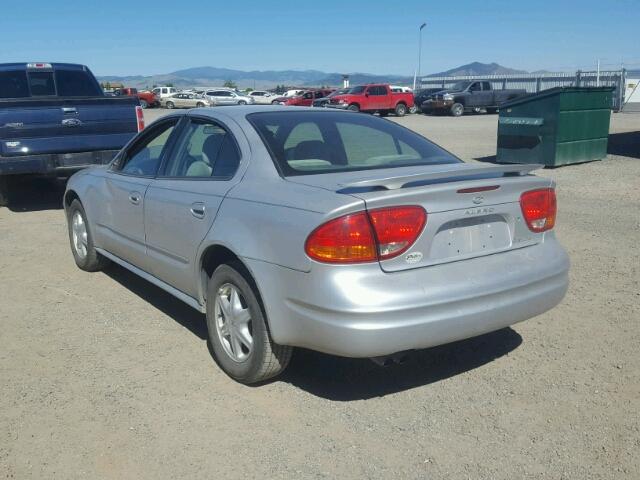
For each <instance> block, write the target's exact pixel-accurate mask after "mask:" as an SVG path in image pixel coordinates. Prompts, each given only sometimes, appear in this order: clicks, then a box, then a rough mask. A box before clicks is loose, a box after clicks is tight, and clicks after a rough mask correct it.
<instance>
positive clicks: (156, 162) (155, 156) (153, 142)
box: [120, 118, 178, 176]
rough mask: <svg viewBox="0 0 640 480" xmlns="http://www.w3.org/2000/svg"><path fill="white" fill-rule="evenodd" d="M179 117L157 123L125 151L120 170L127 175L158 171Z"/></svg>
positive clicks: (148, 173) (152, 173) (150, 174)
mask: <svg viewBox="0 0 640 480" xmlns="http://www.w3.org/2000/svg"><path fill="white" fill-rule="evenodd" d="M177 123H178V119H177V118H175V119H172V120H171V121H167V122H164V123H162V124H161V125H157V126H156V127H154V128H153V130H152V131H150V132H148V133H147V134H145V135H144V136H143V137H142V138H141V139H140V140H139V141H138V142H136V143H134V144H133V145H132V146H131V147H130V148H129V149H128V150H127V152H126V153H125V155H124V157H123V160H122V162H121V165H122V167H121V168H120V171H121V172H122V173H126V174H127V175H136V176H153V175H155V174H156V173H157V172H158V167H159V166H160V159H161V158H162V154H163V153H164V151H165V149H166V147H167V145H168V143H169V138H170V137H171V134H172V133H173V130H174V129H175V126H176V124H177Z"/></svg>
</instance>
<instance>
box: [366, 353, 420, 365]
mask: <svg viewBox="0 0 640 480" xmlns="http://www.w3.org/2000/svg"><path fill="white" fill-rule="evenodd" d="M410 353H411V352H410V351H404V352H397V353H393V354H391V355H382V356H380V357H371V358H370V359H369V360H371V361H372V362H373V363H375V364H376V365H378V366H380V367H388V366H389V365H393V364H396V365H402V364H403V363H405V362H406V361H407V359H408V358H409V354H410Z"/></svg>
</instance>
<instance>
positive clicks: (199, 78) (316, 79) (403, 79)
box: [98, 62, 527, 88]
mask: <svg viewBox="0 0 640 480" xmlns="http://www.w3.org/2000/svg"><path fill="white" fill-rule="evenodd" d="M508 73H527V72H525V71H524V70H515V69H512V68H508V67H503V66H502V65H498V64H497V63H480V62H473V63H469V64H467V65H462V66H459V67H456V68H452V69H450V70H447V71H444V72H438V73H432V74H429V75H426V76H428V77H438V76H450V75H491V74H498V75H500V74H508ZM98 80H99V81H100V82H102V83H107V82H108V83H122V84H124V85H126V86H130V87H137V88H151V87H153V86H154V85H164V84H167V83H171V84H173V85H174V86H176V87H179V88H185V87H196V86H211V87H213V86H219V85H222V84H223V83H224V82H225V81H227V80H230V81H232V82H234V83H235V84H236V85H237V86H238V87H239V88H247V87H251V88H272V87H275V86H276V85H280V84H283V85H292V86H293V85H296V86H321V85H327V86H336V85H342V74H341V73H327V72H321V71H319V70H252V71H245V70H234V69H229V68H218V67H193V68H187V69H184V70H177V71H175V72H171V73H166V74H159V75H146V76H145V75H130V76H113V75H107V76H100V77H98ZM349 80H350V82H351V84H352V85H357V84H363V83H376V82H380V83H383V82H384V83H392V84H400V85H410V84H411V83H413V77H410V76H402V75H375V74H370V73H350V74H349Z"/></svg>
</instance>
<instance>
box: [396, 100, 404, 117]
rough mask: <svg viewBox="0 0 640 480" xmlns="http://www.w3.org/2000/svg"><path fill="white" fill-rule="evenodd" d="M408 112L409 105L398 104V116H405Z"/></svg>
mask: <svg viewBox="0 0 640 480" xmlns="http://www.w3.org/2000/svg"><path fill="white" fill-rule="evenodd" d="M406 114H407V106H406V105H405V104H404V103H399V104H398V105H396V116H398V117H404V116H405V115H406Z"/></svg>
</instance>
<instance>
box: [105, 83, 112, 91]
mask: <svg viewBox="0 0 640 480" xmlns="http://www.w3.org/2000/svg"><path fill="white" fill-rule="evenodd" d="M104 88H105V90H111V82H106V83H105V84H104Z"/></svg>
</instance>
